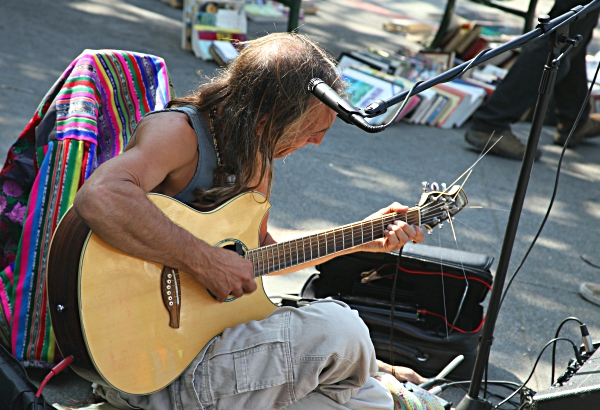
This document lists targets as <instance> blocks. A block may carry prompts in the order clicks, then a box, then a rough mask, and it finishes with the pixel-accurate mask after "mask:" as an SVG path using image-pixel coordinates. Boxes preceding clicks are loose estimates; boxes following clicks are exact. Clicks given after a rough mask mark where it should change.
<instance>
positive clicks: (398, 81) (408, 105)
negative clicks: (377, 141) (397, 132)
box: [352, 65, 421, 122]
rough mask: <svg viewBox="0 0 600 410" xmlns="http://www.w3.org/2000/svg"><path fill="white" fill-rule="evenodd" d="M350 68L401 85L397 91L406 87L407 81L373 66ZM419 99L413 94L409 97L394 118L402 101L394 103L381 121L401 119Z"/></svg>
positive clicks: (411, 109)
mask: <svg viewBox="0 0 600 410" xmlns="http://www.w3.org/2000/svg"><path fill="white" fill-rule="evenodd" d="M352 68H353V69H355V70H357V71H359V72H361V73H364V74H367V75H370V76H373V77H375V78H379V79H382V80H384V81H387V82H389V83H393V84H395V85H397V86H399V87H401V89H400V90H399V91H398V92H402V91H404V90H405V89H406V84H407V82H406V80H405V79H404V78H400V77H397V76H395V75H392V74H387V73H383V72H381V71H377V70H376V69H373V68H371V67H368V66H365V65H357V66H352ZM420 101H421V98H420V97H419V96H418V95H414V96H412V97H411V98H409V100H408V101H407V102H406V105H405V106H404V108H403V109H402V111H401V112H400V113H399V114H398V116H397V117H396V118H395V119H394V116H395V115H396V111H397V110H398V109H400V107H401V106H402V103H403V101H402V102H400V103H398V104H396V105H395V106H392V107H389V108H388V111H387V114H385V115H384V121H383V122H388V121H392V120H394V121H395V122H398V121H400V120H402V119H403V118H404V117H406V116H407V115H409V114H410V113H411V112H412V111H413V109H414V108H415V107H416V106H417V105H418V104H419V102H420Z"/></svg>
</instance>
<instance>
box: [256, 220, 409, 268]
mask: <svg viewBox="0 0 600 410" xmlns="http://www.w3.org/2000/svg"><path fill="white" fill-rule="evenodd" d="M409 213H410V214H409ZM415 216H416V217H419V214H418V210H410V211H409V212H407V213H406V214H404V215H402V214H395V213H394V214H387V215H382V216H381V217H380V218H381V219H380V220H379V223H380V227H381V232H380V231H379V226H378V225H377V223H378V221H377V218H375V219H371V220H368V221H362V222H355V223H351V224H348V225H344V226H342V227H339V228H334V229H331V230H329V231H325V232H320V233H316V234H313V235H309V236H306V237H303V238H299V239H294V240H291V241H286V242H280V243H277V244H273V245H268V246H265V247H262V248H257V249H254V250H252V251H250V252H249V253H248V256H247V257H248V259H250V260H251V261H252V266H253V269H254V277H260V276H262V275H267V274H269V273H272V272H276V271H280V270H285V269H288V268H291V267H294V266H296V265H300V264H303V263H306V262H307V261H312V260H315V259H317V258H322V257H325V256H328V255H331V254H334V253H337V252H340V251H343V250H345V249H346V246H348V247H349V248H350V247H356V246H359V245H362V244H365V243H367V242H370V241H373V240H376V239H378V238H380V237H385V232H386V231H387V228H386V226H387V225H388V224H390V223H392V222H393V221H394V220H398V219H400V220H402V219H403V220H404V221H405V222H407V223H408V222H409V221H412V220H413V218H414V217H415ZM366 224H370V228H371V231H370V233H369V230H368V228H369V227H368V226H367V227H365V225H366ZM359 228H360V231H359ZM338 234H339V235H341V243H340V247H338V241H339V239H338ZM329 235H332V237H329ZM347 235H351V237H350V238H348V241H349V242H348V245H346V236H347ZM306 239H308V247H309V249H310V254H308V251H309V250H308V249H306V242H305V240H306ZM313 239H315V242H314V244H313ZM300 241H302V242H301V243H300ZM300 247H302V249H300ZM269 252H271V254H270V255H269ZM275 252H277V255H275ZM301 255H302V259H300V256H301Z"/></svg>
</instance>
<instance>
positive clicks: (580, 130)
mask: <svg viewBox="0 0 600 410" xmlns="http://www.w3.org/2000/svg"><path fill="white" fill-rule="evenodd" d="M569 132H571V127H567V126H564V125H563V124H558V125H557V126H556V131H555V132H554V143H555V144H556V145H560V146H561V147H562V146H564V145H565V141H567V137H568V136H569ZM598 136H600V113H597V112H593V113H590V116H589V118H588V120H587V121H586V122H585V123H583V124H580V125H579V126H578V127H577V129H576V130H575V132H574V133H573V135H572V136H571V139H570V140H569V148H573V147H576V146H577V145H578V144H579V143H580V142H581V141H583V140H584V139H586V138H593V137H598Z"/></svg>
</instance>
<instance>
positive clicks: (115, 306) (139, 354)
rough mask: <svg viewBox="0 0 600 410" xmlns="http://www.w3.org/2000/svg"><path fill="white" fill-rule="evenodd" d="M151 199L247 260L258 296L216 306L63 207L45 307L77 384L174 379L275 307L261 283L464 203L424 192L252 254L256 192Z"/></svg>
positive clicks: (431, 222)
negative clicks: (394, 207)
mask: <svg viewBox="0 0 600 410" xmlns="http://www.w3.org/2000/svg"><path fill="white" fill-rule="evenodd" d="M148 197H149V199H150V200H151V201H152V202H153V203H154V204H155V205H156V206H157V207H158V208H159V209H160V210H161V211H162V212H163V213H164V214H165V215H166V216H167V217H168V218H170V219H171V220H172V221H173V222H174V223H175V224H177V225H179V226H182V227H184V228H185V229H187V230H188V231H190V232H191V233H192V234H193V235H195V236H196V237H198V238H200V239H202V240H203V241H205V242H207V243H209V244H211V245H213V246H220V247H226V248H229V249H231V250H234V251H236V252H238V253H239V254H240V255H241V256H242V257H244V258H247V259H249V260H250V261H252V263H253V265H254V276H255V278H256V279H255V280H256V282H257V285H258V289H257V290H256V291H255V292H253V293H251V294H248V295H245V296H244V297H242V298H239V299H236V298H233V297H231V298H229V299H228V300H227V301H226V302H224V303H219V302H217V301H216V300H215V298H214V297H213V295H212V294H211V292H210V291H209V290H208V289H207V288H205V287H204V286H202V285H201V284H200V283H199V282H198V281H196V280H195V279H194V278H193V277H192V276H191V275H190V274H188V273H186V272H182V271H177V269H173V268H170V267H167V266H162V265H160V264H158V263H155V262H151V261H148V260H143V259H140V258H137V257H134V256H131V255H128V254H126V253H124V252H121V251H119V250H118V249H116V248H114V247H112V246H110V245H108V244H107V243H106V242H104V241H103V240H102V239H100V238H99V237H98V236H97V235H96V234H94V233H93V232H92V231H91V230H90V229H89V227H88V226H87V225H86V224H85V222H84V221H83V220H82V219H81V218H79V217H78V216H77V214H76V213H75V212H74V210H73V209H72V208H71V209H70V210H69V211H67V213H66V214H65V215H64V217H63V218H62V220H61V221H60V223H59V225H58V227H57V229H56V231H55V233H54V236H53V239H52V243H51V247H50V253H49V257H48V264H47V273H46V280H47V290H48V303H49V309H50V316H51V320H52V326H53V328H54V333H55V337H56V341H57V344H58V346H59V348H60V350H61V353H62V354H63V356H65V357H66V356H69V355H72V356H73V358H74V361H73V363H72V364H71V367H72V368H73V370H74V371H75V372H76V373H78V374H79V375H80V376H82V377H83V378H85V379H88V380H90V381H94V382H98V383H101V384H104V385H109V386H112V387H114V388H115V389H117V390H119V391H122V392H126V393H130V394H149V393H152V392H155V391H157V390H160V389H162V388H164V387H165V386H167V385H168V384H170V383H171V382H172V381H173V380H175V379H176V378H177V377H178V376H179V375H180V374H181V373H182V372H183V371H184V370H185V369H186V367H187V366H188V365H189V364H190V363H191V362H192V361H193V360H194V358H195V357H196V356H197V355H198V353H199V352H200V351H201V350H202V348H203V347H204V346H205V345H206V344H207V343H208V342H209V341H210V340H211V339H212V338H213V337H215V336H216V335H218V334H220V333H222V332H223V331H224V330H225V329H227V328H230V327H234V326H236V325H238V324H241V323H245V322H248V321H251V320H261V319H264V318H265V317H266V316H268V315H269V314H270V313H271V312H273V311H274V310H275V309H277V306H276V305H275V304H274V303H272V302H271V300H270V299H269V297H268V296H267V295H266V293H265V291H264V288H263V286H262V280H261V277H262V276H263V275H268V274H270V273H274V272H277V271H280V270H283V269H286V268H290V267H293V266H295V265H300V264H302V263H304V262H309V261H312V260H315V259H318V258H321V257H324V256H327V255H332V254H336V253H338V252H341V251H343V250H345V249H349V248H352V247H355V246H358V245H361V244H363V243H366V242H370V241H373V240H375V239H378V238H382V237H383V235H384V232H385V230H386V226H387V225H389V224H390V223H393V221H395V220H397V219H399V220H404V221H406V222H408V223H410V224H415V225H420V226H424V227H426V228H427V229H432V228H433V227H434V226H435V225H437V224H439V223H441V222H443V221H444V220H447V219H448V218H451V217H452V216H453V215H454V214H456V213H457V212H458V211H460V210H461V209H462V208H463V207H464V206H465V205H466V204H467V196H466V194H465V193H464V191H463V190H462V188H461V187H460V186H458V185H457V186H454V187H452V188H451V189H448V191H447V192H438V191H434V192H429V193H424V194H423V195H422V197H421V200H420V202H419V204H418V205H417V206H415V207H413V208H411V209H410V210H409V211H408V212H407V213H402V214H396V213H392V214H387V215H384V216H382V217H378V218H375V219H370V220H365V221H361V222H357V223H353V224H349V225H344V226H341V227H339V228H335V229H331V230H328V231H325V232H320V233H317V234H313V235H310V236H305V237H303V238H299V239H295V240H291V241H287V242H280V243H277V244H274V245H269V246H263V247H259V228H260V226H261V222H262V220H263V218H264V216H265V214H266V213H267V211H268V209H269V208H270V204H269V203H268V202H267V201H266V198H265V197H264V196H263V195H262V194H259V193H256V192H248V193H245V194H242V195H239V196H237V197H235V198H234V199H232V200H230V201H229V202H227V203H225V204H223V205H222V206H220V207H219V208H217V209H215V210H214V211H211V212H199V211H197V210H195V209H193V208H190V207H188V206H187V205H184V204H182V203H181V202H178V201H176V200H174V199H172V198H170V197H167V196H164V195H159V194H149V195H148Z"/></svg>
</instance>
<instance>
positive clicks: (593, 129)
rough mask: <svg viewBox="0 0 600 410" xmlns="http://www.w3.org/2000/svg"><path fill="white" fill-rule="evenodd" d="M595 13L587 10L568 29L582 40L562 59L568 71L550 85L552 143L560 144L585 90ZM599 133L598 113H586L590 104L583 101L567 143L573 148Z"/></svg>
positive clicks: (577, 111)
mask: <svg viewBox="0 0 600 410" xmlns="http://www.w3.org/2000/svg"><path fill="white" fill-rule="evenodd" d="M599 14H600V11H595V12H593V13H590V14H589V15H588V16H586V18H585V19H583V20H581V21H578V22H576V23H573V24H572V25H571V27H570V30H569V32H570V35H571V36H575V35H577V34H581V35H582V36H583V39H582V41H581V44H579V46H578V47H577V48H574V49H572V50H571V51H570V53H569V54H567V59H566V61H565V62H566V63H567V64H568V72H567V73H566V74H565V75H564V76H562V77H561V78H560V79H557V83H556V86H555V87H554V99H555V102H556V111H557V113H556V114H557V123H558V125H557V130H556V132H555V134H554V143H555V144H558V145H564V143H565V141H566V139H567V137H568V135H569V132H570V130H571V128H572V126H573V124H574V123H575V120H576V119H577V116H578V115H579V111H580V109H581V105H582V104H583V101H584V100H585V98H586V95H587V92H588V81H587V71H586V61H585V55H586V50H587V45H588V43H589V42H590V40H591V38H592V33H593V30H594V28H595V27H596V25H597V23H598V16H599ZM599 135H600V115H599V114H590V105H589V104H586V105H585V107H584V111H583V112H582V115H581V119H580V121H579V124H578V126H577V130H576V131H575V132H574V133H573V136H572V137H571V140H570V141H569V146H570V147H574V146H576V145H577V144H578V143H579V142H581V141H582V140H584V139H585V138H590V137H596V136H599Z"/></svg>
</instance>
